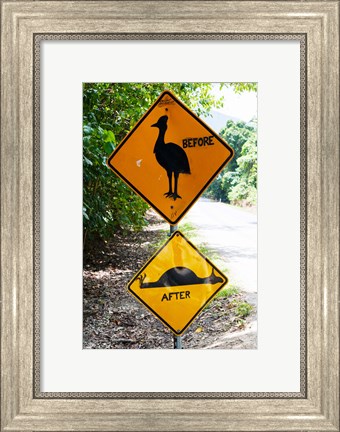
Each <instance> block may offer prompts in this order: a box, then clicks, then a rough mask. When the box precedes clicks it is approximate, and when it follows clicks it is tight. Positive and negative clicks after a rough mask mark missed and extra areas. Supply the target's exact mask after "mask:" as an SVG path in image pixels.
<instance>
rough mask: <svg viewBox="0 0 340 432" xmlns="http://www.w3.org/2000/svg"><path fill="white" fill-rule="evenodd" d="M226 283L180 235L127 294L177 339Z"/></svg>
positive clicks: (221, 275)
mask: <svg viewBox="0 0 340 432" xmlns="http://www.w3.org/2000/svg"><path fill="white" fill-rule="evenodd" d="M227 282H228V279H227V277H226V276H225V275H224V274H223V273H221V272H220V271H219V270H218V269H217V268H216V266H214V264H212V263H211V261H209V259H208V258H206V257H205V256H204V255H202V254H201V252H199V250H198V249H197V248H196V247H195V246H194V245H193V244H192V243H191V242H190V241H189V240H187V239H186V238H185V236H184V235H183V234H182V233H181V232H180V231H175V233H174V234H173V235H172V236H171V237H170V238H169V240H168V241H167V242H166V243H165V244H164V246H163V247H162V248H161V249H159V250H158V251H157V252H156V254H155V255H154V256H153V257H152V258H151V259H150V260H149V261H148V262H147V263H146V264H145V266H144V267H143V268H142V269H141V270H140V271H139V272H138V273H137V274H136V275H135V277H134V278H133V279H132V280H131V282H130V283H129V285H128V290H129V292H130V293H131V294H133V295H134V296H135V297H136V298H137V299H138V300H139V301H140V302H142V303H143V304H144V305H145V306H146V307H147V308H148V309H149V310H150V311H151V312H152V313H153V314H154V315H156V317H157V318H159V319H160V320H161V321H162V322H163V324H165V325H166V326H167V327H169V329H170V330H171V331H172V332H173V333H175V334H176V335H181V334H182V333H183V332H184V331H185V330H186V329H187V328H188V327H189V325H190V324H191V323H192V321H193V320H194V319H195V318H196V317H197V315H198V314H199V313H200V312H201V311H202V309H203V308H204V307H205V306H206V305H207V304H208V303H209V301H210V300H211V299H212V298H213V297H214V296H215V294H216V293H217V292H218V291H219V290H220V289H221V288H222V287H223V286H224V285H225V284H226V283H227Z"/></svg>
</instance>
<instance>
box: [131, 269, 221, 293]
mask: <svg viewBox="0 0 340 432" xmlns="http://www.w3.org/2000/svg"><path fill="white" fill-rule="evenodd" d="M145 278H146V274H145V273H144V274H143V275H142V274H141V275H140V276H138V278H137V279H138V280H139V287H140V288H164V287H169V286H181V285H198V284H211V285H214V284H215V283H218V282H223V279H222V278H220V277H219V276H216V275H215V273H214V269H213V268H212V269H211V274H210V276H208V277H204V278H200V277H198V276H197V275H196V273H194V272H193V271H192V270H190V269H189V268H187V267H172V268H170V269H169V270H167V271H166V272H165V273H163V274H162V276H161V277H160V278H159V279H158V281H155V282H144V280H145Z"/></svg>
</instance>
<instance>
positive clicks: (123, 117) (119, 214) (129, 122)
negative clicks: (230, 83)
mask: <svg viewBox="0 0 340 432" xmlns="http://www.w3.org/2000/svg"><path fill="white" fill-rule="evenodd" d="M211 88H212V86H211V84H209V83H147V84H144V83H132V84H131V83H120V84H117V83H116V84H112V83H85V84H84V85H83V226H84V244H85V241H93V240H95V239H97V238H102V239H108V238H110V236H112V235H113V233H114V232H115V231H116V230H118V229H119V230H130V229H140V228H142V227H143V226H144V225H145V219H144V214H145V211H146V210H147V208H148V205H147V204H146V203H145V202H144V201H143V200H142V199H141V198H140V197H138V196H137V195H136V194H135V193H134V192H133V191H132V190H131V189H130V188H129V187H128V186H126V185H125V184H124V183H123V182H122V181H121V180H120V179H119V178H118V177H117V176H116V175H115V174H113V173H112V171H111V170H110V169H109V168H108V167H107V165H106V160H107V157H108V155H110V154H111V152H112V151H113V149H114V148H115V147H116V145H117V144H119V143H120V142H121V140H122V139H123V138H124V137H125V135H126V134H127V133H128V132H129V131H130V130H131V129H132V127H133V126H134V125H135V124H136V123H137V121H138V120H139V119H140V118H141V117H142V115H143V114H144V113H145V112H146V111H147V109H148V108H149V107H150V105H151V104H152V103H153V102H154V101H155V100H156V99H157V97H158V96H159V94H160V93H161V92H162V91H163V90H165V89H170V90H172V91H173V92H174V93H175V94H176V95H177V96H178V97H179V98H180V99H181V100H182V101H183V102H184V103H185V104H186V105H188V106H189V107H190V108H191V109H192V110H193V111H194V112H196V114H197V115H202V114H205V115H207V114H208V113H209V111H210V110H211V108H213V107H218V106H220V104H221V101H218V100H215V98H214V96H212V95H211V93H210V91H211Z"/></svg>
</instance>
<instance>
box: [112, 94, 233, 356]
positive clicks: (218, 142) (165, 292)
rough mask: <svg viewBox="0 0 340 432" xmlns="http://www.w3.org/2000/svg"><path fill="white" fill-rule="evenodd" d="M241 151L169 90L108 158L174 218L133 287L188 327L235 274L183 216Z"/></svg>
mask: <svg viewBox="0 0 340 432" xmlns="http://www.w3.org/2000/svg"><path fill="white" fill-rule="evenodd" d="M233 155H234V151H233V149H232V148H231V147H230V146H229V145H228V144H227V143H226V142H225V141H224V140H223V139H222V138H221V137H220V136H219V135H218V134H217V133H215V132H214V131H213V130H212V129H211V128H210V127H209V126H208V125H206V124H205V123H204V122H203V121H202V120H201V119H200V118H199V117H197V116H196V114H194V113H193V112H191V111H190V110H189V108H188V107H186V106H185V105H184V104H183V103H182V102H181V101H180V100H179V99H177V98H176V97H175V96H174V95H173V94H172V93H171V92H169V91H168V90H166V91H164V92H163V93H162V94H161V95H160V96H159V97H158V99H157V100H156V102H155V103H154V104H153V105H152V106H151V107H150V108H149V110H148V111H147V112H146V113H145V114H144V116H143V117H142V118H141V119H140V120H139V121H138V123H137V124H136V125H135V127H133V129H132V130H131V131H130V132H129V133H128V134H127V136H126V137H125V138H124V139H123V141H122V142H121V143H120V144H119V146H118V147H117V148H116V149H115V150H114V152H113V153H112V154H111V156H110V157H109V158H108V161H107V163H108V166H109V167H110V168H111V169H112V171H113V172H115V173H116V174H117V175H118V176H119V177H120V178H121V179H122V180H123V181H124V182H125V183H126V184H128V185H129V186H130V187H131V188H132V189H133V190H134V191H135V192H136V193H137V194H139V195H140V196H141V197H142V198H143V199H144V200H145V201H146V202H147V203H148V204H149V205H150V206H151V207H153V208H154V209H155V210H156V211H157V212H158V213H159V214H160V215H161V216H162V217H163V218H164V219H165V220H166V221H168V222H169V224H170V238H169V239H168V241H167V242H166V243H165V244H164V245H163V247H161V248H160V249H159V250H158V251H157V252H156V254H155V255H154V256H153V257H152V258H151V259H150V260H149V261H148V262H147V263H146V264H145V265H144V267H143V268H142V269H141V270H140V271H139V272H138V273H137V274H136V275H135V276H134V278H133V279H132V280H131V281H130V283H129V284H128V291H129V292H130V293H131V294H132V295H133V296H135V297H136V298H137V299H138V300H139V301H140V302H141V303H143V304H144V305H145V306H146V307H147V308H148V309H149V310H150V311H151V312H152V313H153V314H154V315H155V316H156V317H157V318H159V319H160V320H161V321H162V322H163V324H165V325H166V326H167V327H168V328H169V329H170V330H171V331H172V332H173V333H174V348H176V349H180V348H182V340H181V335H182V334H183V333H184V331H185V330H186V329H187V328H188V327H189V325H190V324H191V323H192V321H193V320H194V319H195V318H196V316H197V315H198V314H199V313H200V312H201V311H202V310H203V308H204V307H205V306H206V305H207V304H208V303H209V302H210V301H211V299H212V298H213V297H214V296H215V294H216V293H217V292H218V291H219V290H220V289H221V288H222V287H223V286H224V285H225V284H226V283H227V282H228V279H227V277H226V276H225V275H223V273H221V272H220V271H219V270H218V269H217V268H216V267H215V266H214V264H213V263H212V262H210V261H209V260H208V259H207V258H206V257H205V256H204V255H202V253H201V252H199V250H198V249H197V248H196V247H195V246H194V245H193V244H192V243H191V242H190V241H189V240H188V239H186V238H185V236H184V235H183V234H182V233H181V232H180V231H178V230H177V224H178V222H179V220H180V219H181V218H182V217H183V216H184V214H185V213H186V212H187V211H188V210H189V208H190V207H191V206H192V205H193V204H194V203H195V201H196V200H197V199H198V198H199V197H200V196H201V195H202V193H203V191H204V190H205V189H206V188H207V187H208V185H209V184H210V183H211V182H212V181H213V180H214V178H215V177H216V176H217V174H218V173H219V172H220V171H221V170H222V168H224V167H225V165H226V164H227V163H228V162H229V161H230V160H231V159H232V157H233Z"/></svg>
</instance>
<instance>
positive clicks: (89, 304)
mask: <svg viewBox="0 0 340 432" xmlns="http://www.w3.org/2000/svg"><path fill="white" fill-rule="evenodd" d="M147 220H148V226H147V227H146V228H145V229H144V230H143V231H142V232H139V233H129V234H127V235H123V234H116V235H115V236H114V238H113V239H112V240H111V241H109V242H106V243H104V242H102V243H98V244H97V248H96V250H91V251H88V252H87V253H86V254H84V271H83V284H84V289H83V347H84V348H88V349H114V348H116V349H151V348H158V349H164V348H169V349H172V348H173V345H174V342H173V334H172V332H171V331H170V330H169V329H168V328H167V327H165V326H164V325H163V324H162V323H161V322H160V321H159V320H158V319H157V318H156V317H155V316H154V315H153V314H152V313H151V312H149V311H148V309H146V307H145V306H143V305H142V304H141V303H139V302H138V301H137V299H135V298H134V297H133V296H132V295H131V294H130V293H129V292H128V291H127V288H126V287H127V284H128V282H129V281H130V280H131V279H132V278H133V276H134V275H135V274H136V273H137V271H138V270H139V269H140V268H141V267H142V266H143V265H144V264H145V262H146V261H148V260H149V258H150V257H151V256H152V255H153V253H154V252H155V251H156V248H155V243H158V244H160V243H161V244H162V243H164V242H165V241H166V240H167V238H168V225H167V224H165V223H164V221H163V220H162V219H161V218H160V217H159V216H158V215H156V214H155V213H154V212H153V211H151V210H150V211H149V212H148V213H147ZM179 228H180V227H179ZM243 302H245V296H244V294H242V293H237V294H233V295H231V296H229V297H217V298H216V297H215V299H214V300H213V301H212V302H211V303H210V304H209V305H208V306H207V307H206V308H205V309H204V310H203V311H202V312H201V314H200V315H199V316H198V317H197V318H196V319H195V320H194V321H193V323H192V324H191V326H190V327H189V328H188V329H187V331H186V332H185V334H184V335H183V336H182V346H183V348H184V349H192V348H196V349H207V348H210V349H231V348H232V349H254V348H256V341H257V336H256V335H257V332H256V310H252V312H251V313H250V315H248V316H247V317H241V316H239V315H238V310H237V306H238V305H239V304H240V303H243Z"/></svg>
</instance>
